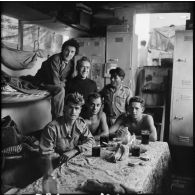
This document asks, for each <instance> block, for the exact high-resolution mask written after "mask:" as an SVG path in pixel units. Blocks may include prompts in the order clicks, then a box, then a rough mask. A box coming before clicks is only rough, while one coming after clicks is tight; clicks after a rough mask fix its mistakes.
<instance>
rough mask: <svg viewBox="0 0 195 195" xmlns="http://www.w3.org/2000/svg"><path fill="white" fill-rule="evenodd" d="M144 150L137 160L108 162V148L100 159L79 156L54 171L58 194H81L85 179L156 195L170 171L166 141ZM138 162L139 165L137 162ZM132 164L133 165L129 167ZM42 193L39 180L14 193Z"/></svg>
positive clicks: (102, 150) (130, 157)
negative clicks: (80, 187)
mask: <svg viewBox="0 0 195 195" xmlns="http://www.w3.org/2000/svg"><path fill="white" fill-rule="evenodd" d="M142 146H143V147H144V148H145V149H146V150H147V151H146V152H145V153H142V154H141V155H140V157H147V158H148V159H149V160H148V161H143V160H142V159H140V157H134V156H132V155H131V154H130V155H129V157H128V158H127V159H125V160H124V161H117V162H116V163H112V162H108V161H107V160H106V157H107V156H108V155H109V154H110V153H111V151H109V150H108V149H107V148H101V155H100V157H92V155H91V153H83V154H80V155H78V156H76V157H74V158H73V159H71V160H70V161H69V163H68V166H65V164H63V165H62V166H61V168H60V167H58V168H56V169H55V170H54V171H53V174H54V176H55V177H56V178H57V181H58V193H63V194H64V193H67V194H70V193H82V191H81V190H79V189H78V186H80V185H81V184H82V183H83V182H85V181H86V180H87V179H97V180H99V181H100V182H111V183H112V182H113V183H119V184H123V185H124V186H126V187H127V188H130V189H133V190H134V191H135V192H136V193H156V192H159V190H160V189H161V188H162V184H163V181H164V180H165V177H166V176H167V175H168V172H169V168H170V161H171V157H170V151H169V146H168V144H167V142H158V141H157V142H150V143H149V144H148V145H142ZM140 162H141V163H140ZM129 163H134V164H135V166H129ZM32 193H33V194H34V193H42V178H40V179H38V180H37V181H35V182H33V183H32V184H30V185H28V186H27V187H26V188H23V189H20V190H19V191H18V192H17V194H32Z"/></svg>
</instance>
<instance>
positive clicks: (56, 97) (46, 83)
mask: <svg viewBox="0 0 195 195" xmlns="http://www.w3.org/2000/svg"><path fill="white" fill-rule="evenodd" d="M78 53H79V44H78V42H77V41H76V40H74V39H70V40H68V41H66V42H65V43H64V44H63V45H62V49H61V52H60V53H58V54H54V55H53V56H51V57H49V58H48V59H47V60H46V61H45V62H43V64H42V66H41V68H40V69H39V70H38V72H37V74H36V75H35V76H34V78H33V81H32V82H33V84H34V85H36V86H39V87H40V89H46V90H48V91H50V93H51V95H52V102H51V103H52V107H51V108H52V110H51V112H52V121H51V122H50V123H49V124H47V125H46V126H45V128H44V129H43V132H42V135H41V139H40V152H41V154H42V155H50V154H54V153H58V154H59V155H60V157H59V161H60V163H63V162H67V161H68V160H69V159H70V158H72V157H73V156H75V155H76V154H78V153H81V152H84V151H86V150H89V149H90V148H91V147H92V144H93V143H94V141H95V140H99V139H100V136H104V135H105V136H109V135H110V136H111V135H115V134H116V132H117V131H118V129H120V127H128V130H129V132H130V133H131V134H132V133H135V134H136V135H140V134H141V130H143V129H144V130H145V129H146V130H149V132H150V141H156V140H157V133H156V128H155V126H154V121H153V118H152V116H150V115H147V114H143V112H144V100H143V99H142V98H141V97H137V96H135V97H132V92H131V90H130V88H129V87H127V86H125V85H123V79H124V77H125V72H124V71H123V70H122V69H121V68H119V67H117V68H116V69H112V70H110V84H107V85H106V86H105V87H104V88H103V89H101V90H100V91H99V92H98V90H97V85H96V83H95V82H94V81H93V80H91V79H89V78H88V75H89V72H90V66H91V64H90V60H89V59H88V58H87V57H82V58H81V59H79V60H78V61H77V64H76V71H77V75H75V70H74V69H75V68H74V63H73V59H74V56H75V55H77V54H78Z"/></svg>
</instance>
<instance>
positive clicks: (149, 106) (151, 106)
mask: <svg viewBox="0 0 195 195" xmlns="http://www.w3.org/2000/svg"><path fill="white" fill-rule="evenodd" d="M164 107H165V106H145V108H164Z"/></svg>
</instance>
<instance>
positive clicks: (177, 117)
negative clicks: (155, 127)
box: [174, 116, 183, 120]
mask: <svg viewBox="0 0 195 195" xmlns="http://www.w3.org/2000/svg"><path fill="white" fill-rule="evenodd" d="M174 119H176V120H183V116H182V117H179V116H175V117H174Z"/></svg>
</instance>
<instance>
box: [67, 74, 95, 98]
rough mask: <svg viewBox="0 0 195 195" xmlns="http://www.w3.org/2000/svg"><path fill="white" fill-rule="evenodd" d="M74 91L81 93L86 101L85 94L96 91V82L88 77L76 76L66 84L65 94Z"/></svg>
mask: <svg viewBox="0 0 195 195" xmlns="http://www.w3.org/2000/svg"><path fill="white" fill-rule="evenodd" d="M74 92H78V93H80V94H81V95H83V97H84V99H85V101H86V100H87V96H88V95H89V94H90V93H93V92H97V85H96V82H95V81H93V80H91V79H89V78H86V79H81V78H80V77H78V76H76V77H74V78H73V79H71V80H70V81H69V82H68V83H67V86H66V95H67V94H69V93H74Z"/></svg>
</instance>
